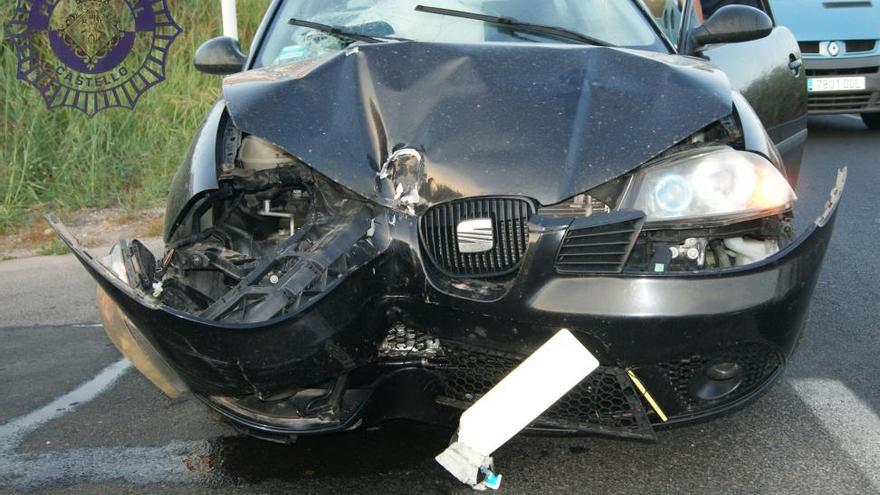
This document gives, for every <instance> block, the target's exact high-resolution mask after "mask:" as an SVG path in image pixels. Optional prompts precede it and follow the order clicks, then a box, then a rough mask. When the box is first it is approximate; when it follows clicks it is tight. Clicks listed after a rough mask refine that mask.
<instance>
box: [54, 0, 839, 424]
mask: <svg viewBox="0 0 880 495" xmlns="http://www.w3.org/2000/svg"><path fill="white" fill-rule="evenodd" d="M731 3H733V2H731ZM670 5H671V7H672V8H673V9H680V8H682V5H683V10H681V11H678V12H673V14H676V15H673V16H671V17H668V18H667V19H665V21H664V20H663V19H661V21H664V22H663V23H661V22H658V20H657V19H656V18H655V15H654V12H652V11H651V10H650V9H649V8H648V6H646V5H645V4H643V3H642V2H641V1H638V0H633V1H623V0H620V1H618V0H615V1H607V0H556V1H546V2H533V1H526V0H487V1H481V0H436V3H435V4H434V5H430V6H420V5H418V4H417V3H416V2H410V1H407V0H373V1H369V0H277V1H275V2H273V4H272V5H271V7H270V8H269V10H268V13H267V15H266V17H265V20H264V22H263V24H262V27H261V28H260V30H259V32H258V34H257V37H256V40H255V42H254V44H253V49H252V52H251V53H250V54H249V55H248V56H247V57H245V56H244V55H242V54H241V51H240V49H239V47H238V44H237V42H236V41H234V40H232V39H231V38H218V39H215V40H211V41H209V42H208V43H206V44H205V45H203V46H202V48H201V49H200V50H199V52H198V53H197V54H196V65H197V66H198V67H199V68H200V69H201V70H204V71H207V72H213V73H233V72H235V73H236V74H233V75H230V76H229V77H227V78H226V79H225V81H224V84H223V95H222V98H221V99H220V101H218V102H217V103H216V105H215V106H214V108H213V110H211V112H210V113H209V114H208V116H207V118H206V119H205V121H204V124H203V125H202V127H201V129H200V130H199V131H198V132H197V134H196V136H195V140H194V143H193V145H192V148H191V150H190V153H189V155H188V156H187V157H186V159H185V160H184V162H183V165H182V166H181V168H180V171H179V173H178V174H177V177H176V178H175V179H174V182H173V184H172V186H171V194H170V200H169V203H168V210H167V217H166V231H165V241H166V244H167V246H166V249H165V252H164V254H162V255H160V256H155V257H154V255H153V254H152V253H151V252H150V251H149V250H147V249H146V248H145V247H144V245H143V244H141V243H140V242H137V241H133V242H121V243H120V244H118V245H117V246H116V247H115V248H114V249H113V251H112V252H111V253H110V255H109V256H107V257H105V258H98V257H94V256H92V255H90V254H88V253H87V252H86V251H84V250H82V249H80V247H79V246H78V244H77V243H76V241H75V240H74V238H73V237H72V236H71V235H69V233H67V231H66V229H65V228H64V227H63V226H62V225H60V224H58V223H57V222H53V224H54V226H55V228H56V230H58V231H59V233H60V234H61V235H62V237H63V238H64V239H65V240H66V241H67V242H68V244H69V245H70V246H71V248H72V249H73V251H74V252H75V253H76V255H77V256H78V257H79V258H80V259H81V261H82V263H83V265H84V266H85V268H86V269H87V270H88V271H89V273H90V274H91V275H92V276H93V277H94V278H95V279H96V280H97V281H98V283H99V285H100V289H99V300H100V302H101V308H102V315H103V319H104V322H105V327H106V329H107V331H108V334H109V335H110V338H111V339H112V340H113V341H114V343H116V344H117V346H118V347H119V348H120V349H121V350H122V352H123V353H124V354H125V355H126V356H127V357H128V358H129V359H130V360H131V361H132V362H133V363H134V364H135V366H137V368H138V369H139V370H140V371H141V372H143V373H144V375H146V376H147V377H148V378H149V379H150V380H151V381H153V383H155V384H156V385H157V386H159V387H160V388H161V389H162V390H163V391H165V392H166V393H168V394H169V395H172V396H176V395H178V394H180V393H183V392H187V391H188V392H191V393H192V394H194V395H195V396H196V397H198V398H199V399H201V400H202V401H203V402H204V403H205V404H206V405H207V406H209V407H210V408H213V409H214V410H216V411H218V412H219V413H220V414H221V415H223V416H224V417H226V418H228V419H229V420H231V421H232V422H233V423H234V424H236V425H238V426H240V427H242V428H243V429H245V430H246V431H248V432H249V433H252V434H254V435H257V436H260V437H264V438H267V439H272V440H284V439H289V438H291V437H295V436H298V435H308V434H318V433H328V432H337V431H343V430H349V429H352V428H356V427H359V426H369V425H375V424H378V423H381V422H384V421H388V420H392V419H400V418H406V419H411V420H418V421H424V422H429V423H439V424H454V423H455V421H456V419H457V418H458V415H459V414H460V413H461V411H462V410H464V409H466V408H468V407H469V406H470V405H471V404H473V403H474V402H475V401H477V400H478V399H479V398H480V397H481V396H483V394H485V393H486V392H487V391H488V390H489V389H491V388H492V387H493V386H494V385H495V384H496V383H498V381H499V380H501V378H502V377H504V376H505V375H506V374H507V373H508V372H509V371H510V370H511V369H513V368H515V367H516V366H517V365H518V364H519V363H520V362H522V361H523V360H524V359H525V358H526V357H528V356H530V355H531V354H532V353H533V352H534V351H535V350H536V349H537V348H539V347H540V346H541V345H542V344H543V343H544V342H546V341H547V340H548V339H549V338H550V337H551V336H553V335H554V334H556V333H557V332H558V331H559V330H560V329H562V328H567V329H569V330H570V331H571V333H572V334H573V335H575V336H576V337H577V339H578V340H579V341H580V343H582V344H583V345H584V346H585V347H586V348H587V349H589V350H590V351H591V352H592V353H593V354H594V355H595V356H596V357H597V358H598V360H599V362H600V363H601V367H600V368H599V369H598V370H596V371H595V372H593V373H592V374H591V375H589V376H588V377H587V378H586V379H584V380H583V381H582V382H581V383H580V384H579V385H577V386H576V387H575V388H574V389H572V390H571V391H570V392H569V393H568V395H566V396H565V397H564V398H562V399H561V400H559V401H558V402H557V403H556V404H555V405H554V406H553V407H551V408H550V409H549V410H547V411H546V412H545V413H544V414H543V415H542V416H541V417H540V418H538V419H537V420H536V421H535V422H534V423H532V424H531V426H530V428H532V429H533V430H537V431H544V432H566V433H596V434H603V435H611V436H618V437H627V438H638V439H651V438H653V437H654V431H655V428H660V427H666V426H669V425H679V424H683V423H688V422H693V421H697V420H702V419H706V418H709V417H713V416H716V415H718V414H721V413H724V412H727V411H730V410H732V409H734V408H736V407H738V406H741V405H743V404H745V403H747V402H748V401H750V400H751V399H753V398H755V397H756V396H757V395H759V394H760V393H761V392H762V391H764V390H765V389H766V388H767V387H768V386H769V385H770V384H771V383H772V382H773V381H774V380H775V379H776V378H777V377H779V375H780V373H781V372H782V370H783V369H784V367H785V365H786V360H787V359H788V358H789V356H790V355H791V353H792V351H793V349H794V348H795V346H796V344H797V341H798V338H799V336H800V334H801V330H802V328H803V326H804V322H805V317H806V314H807V309H808V306H809V304H810V300H811V297H812V293H813V290H814V288H815V285H816V279H817V276H818V273H819V267H820V266H821V264H822V261H823V257H824V255H825V251H826V248H827V246H828V243H829V239H830V238H831V234H832V230H833V225H834V220H835V215H836V209H837V205H838V201H839V199H840V195H841V193H842V189H843V186H844V182H845V175H846V174H845V171H841V173H840V175H839V176H838V179H837V184H836V185H835V187H834V189H833V191H832V193H831V199H830V201H829V202H828V205H827V208H826V209H825V211H824V212H823V213H822V215H821V217H820V218H818V219H816V220H815V221H814V222H806V223H807V224H808V225H809V227H808V228H806V229H804V230H803V231H800V232H796V231H795V229H794V223H793V215H794V213H793V207H794V205H795V203H796V200H797V198H796V196H795V193H794V191H793V185H794V183H795V182H796V179H797V176H798V170H799V167H800V162H801V156H802V154H803V149H804V144H805V139H806V116H807V91H806V83H805V76H804V74H803V69H802V64H801V63H800V52H799V50H798V45H797V42H796V40H795V39H794V37H793V36H792V35H791V33H790V32H789V31H788V30H786V29H785V28H779V27H775V26H774V23H773V21H772V17H771V16H770V15H769V13H768V12H765V11H762V10H760V9H756V8H753V7H748V6H743V5H727V6H723V7H721V8H720V9H718V10H717V12H715V13H714V15H712V16H711V17H710V18H708V19H707V20H705V22H703V20H702V18H701V15H702V14H701V13H699V12H695V11H694V10H693V6H692V4H691V3H690V2H684V4H679V3H678V2H677V1H674V2H673V3H671V4H670ZM761 5H764V4H763V3H762V4H761ZM669 13H670V12H669V11H667V12H666V14H669ZM661 26H662V27H661ZM672 39H676V40H678V41H677V42H676V43H673V42H672V41H671V40H672ZM242 70H243V71H242ZM239 72H240V73H239Z"/></svg>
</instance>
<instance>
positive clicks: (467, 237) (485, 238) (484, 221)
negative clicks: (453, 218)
mask: <svg viewBox="0 0 880 495" xmlns="http://www.w3.org/2000/svg"><path fill="white" fill-rule="evenodd" d="M457 233H458V252H460V253H462V254H473V253H485V252H486V251H491V250H492V248H494V247H495V235H494V229H493V228H492V220H491V219H489V218H477V219H475V220H466V221H464V222H461V223H460V224H458V228H457Z"/></svg>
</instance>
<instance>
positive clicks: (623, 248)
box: [556, 214, 644, 275]
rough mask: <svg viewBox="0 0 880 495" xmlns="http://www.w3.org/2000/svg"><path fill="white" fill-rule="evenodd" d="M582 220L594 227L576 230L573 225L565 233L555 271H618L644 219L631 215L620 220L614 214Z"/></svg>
mask: <svg viewBox="0 0 880 495" xmlns="http://www.w3.org/2000/svg"><path fill="white" fill-rule="evenodd" d="M606 218H607V219H608V220H605V219H606ZM586 220H587V221H588V222H595V224H594V225H590V226H585V227H583V228H579V227H578V222H576V223H575V224H573V225H572V227H571V228H570V229H569V231H568V233H566V235H565V239H564V240H563V241H562V247H561V248H560V249H559V255H558V256H557V257H556V270H557V271H558V272H559V273H562V274H569V275H588V274H593V273H620V272H622V271H623V268H624V266H625V265H626V262H627V260H628V259H629V255H630V253H631V252H632V248H633V245H634V244H635V242H636V239H637V238H638V236H639V233H640V232H641V229H642V224H643V223H644V217H643V216H642V215H641V214H633V215H632V217H630V218H628V219H626V220H623V221H620V220H621V219H620V217H619V216H617V215H614V216H611V215H608V216H605V215H599V216H595V217H591V218H589V219H586ZM604 222H612V223H604Z"/></svg>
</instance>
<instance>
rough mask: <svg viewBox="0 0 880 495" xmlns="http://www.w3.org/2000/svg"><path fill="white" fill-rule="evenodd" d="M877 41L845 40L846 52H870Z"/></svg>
mask: <svg viewBox="0 0 880 495" xmlns="http://www.w3.org/2000/svg"><path fill="white" fill-rule="evenodd" d="M875 46H877V42H876V41H874V40H852V41H847V42H846V51H847V53H859V52H872V51H874V47H875Z"/></svg>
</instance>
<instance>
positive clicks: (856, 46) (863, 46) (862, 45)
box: [798, 40, 877, 54]
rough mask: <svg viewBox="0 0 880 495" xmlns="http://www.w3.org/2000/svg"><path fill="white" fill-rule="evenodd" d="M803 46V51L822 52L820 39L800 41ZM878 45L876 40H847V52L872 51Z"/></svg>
mask: <svg viewBox="0 0 880 495" xmlns="http://www.w3.org/2000/svg"><path fill="white" fill-rule="evenodd" d="M798 45H800V47H801V53H813V54H815V53H820V52H821V51H822V50H821V49H820V44H819V42H818V41H801V42H800V43H798ZM876 46H877V42H876V41H875V40H850V41H847V42H846V52H847V53H864V52H872V51H874V48H875V47H876Z"/></svg>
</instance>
